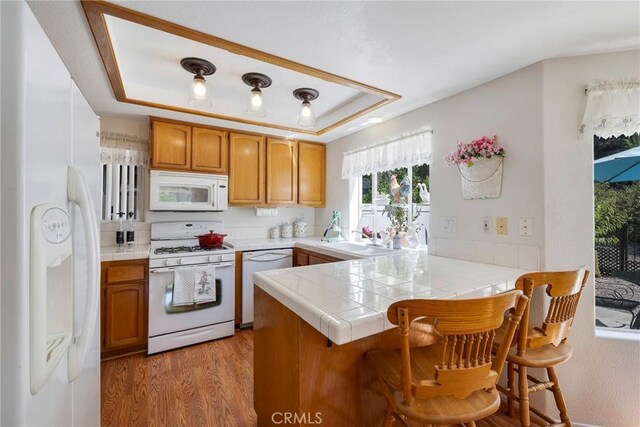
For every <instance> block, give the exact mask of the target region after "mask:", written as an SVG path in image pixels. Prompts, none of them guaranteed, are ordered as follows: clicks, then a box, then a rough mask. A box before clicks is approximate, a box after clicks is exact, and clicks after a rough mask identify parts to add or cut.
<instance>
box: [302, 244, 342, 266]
mask: <svg viewBox="0 0 640 427" xmlns="http://www.w3.org/2000/svg"><path fill="white" fill-rule="evenodd" d="M338 261H343V260H341V259H340V258H335V257H332V256H330V255H325V254H321V253H318V252H313V251H309V250H307V249H301V248H294V249H293V266H294V267H303V266H305V265H316V264H326V263H329V262H338Z"/></svg>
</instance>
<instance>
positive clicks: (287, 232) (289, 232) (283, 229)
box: [280, 222, 293, 239]
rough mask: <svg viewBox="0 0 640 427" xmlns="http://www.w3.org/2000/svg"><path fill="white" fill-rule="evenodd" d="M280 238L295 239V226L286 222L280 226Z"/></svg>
mask: <svg viewBox="0 0 640 427" xmlns="http://www.w3.org/2000/svg"><path fill="white" fill-rule="evenodd" d="M280 237H282V238H283V239H288V238H290V237H293V226H292V225H291V224H289V223H288V222H285V223H284V224H282V225H281V226H280Z"/></svg>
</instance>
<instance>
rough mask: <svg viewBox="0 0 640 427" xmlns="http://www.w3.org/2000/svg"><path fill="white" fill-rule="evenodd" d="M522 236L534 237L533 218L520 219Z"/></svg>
mask: <svg viewBox="0 0 640 427" xmlns="http://www.w3.org/2000/svg"><path fill="white" fill-rule="evenodd" d="M520 235H521V236H527V237H529V236H533V226H532V224H531V218H520Z"/></svg>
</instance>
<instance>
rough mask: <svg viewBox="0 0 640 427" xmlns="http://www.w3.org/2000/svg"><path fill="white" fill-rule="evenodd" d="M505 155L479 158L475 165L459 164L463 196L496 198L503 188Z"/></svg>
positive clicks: (465, 198) (468, 198)
mask: <svg viewBox="0 0 640 427" xmlns="http://www.w3.org/2000/svg"><path fill="white" fill-rule="evenodd" d="M503 163H504V157H498V156H496V157H492V158H490V159H484V158H483V159H477V160H476V162H475V163H474V164H473V166H467V165H465V164H460V165H458V169H459V170H460V181H461V183H462V198H463V199H464V200H473V199H496V198H498V197H500V192H501V190H502V166H503Z"/></svg>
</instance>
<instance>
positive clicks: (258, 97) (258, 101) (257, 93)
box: [251, 88, 262, 108]
mask: <svg viewBox="0 0 640 427" xmlns="http://www.w3.org/2000/svg"><path fill="white" fill-rule="evenodd" d="M251 106H253V107H256V108H259V107H261V106H262V91H261V90H260V89H257V88H256V89H254V90H252V91H251Z"/></svg>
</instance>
